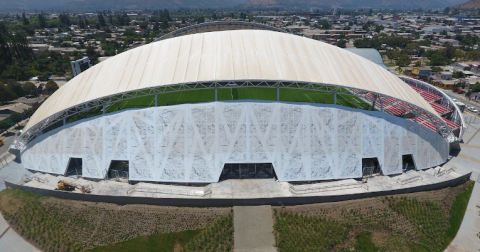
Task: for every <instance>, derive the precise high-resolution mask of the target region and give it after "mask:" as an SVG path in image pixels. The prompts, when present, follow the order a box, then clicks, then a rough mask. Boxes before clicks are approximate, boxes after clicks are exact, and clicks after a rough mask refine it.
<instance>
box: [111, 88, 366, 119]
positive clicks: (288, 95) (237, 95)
mask: <svg viewBox="0 0 480 252" xmlns="http://www.w3.org/2000/svg"><path fill="white" fill-rule="evenodd" d="M217 96H218V100H219V101H230V100H245V99H249V100H264V101H276V100H277V90H276V89H275V88H220V89H218V93H217ZM280 100H281V101H290V102H309V103H323V104H334V95H333V94H332V93H330V92H321V91H312V90H300V89H280ZM211 101H215V90H213V89H204V90H192V91H181V92H174V93H166V94H159V95H158V97H157V105H158V106H167V105H175V104H185V103H199V102H211ZM337 104H338V105H342V106H346V107H352V108H359V109H369V108H370V105H369V104H367V103H366V102H364V101H363V100H362V99H360V98H357V97H353V96H348V95H337ZM154 106H155V96H154V95H151V96H145V97H138V98H133V99H129V100H125V101H120V102H117V103H114V104H112V105H110V106H108V107H107V111H106V112H107V113H110V112H115V111H118V110H123V109H129V108H145V107H154Z"/></svg>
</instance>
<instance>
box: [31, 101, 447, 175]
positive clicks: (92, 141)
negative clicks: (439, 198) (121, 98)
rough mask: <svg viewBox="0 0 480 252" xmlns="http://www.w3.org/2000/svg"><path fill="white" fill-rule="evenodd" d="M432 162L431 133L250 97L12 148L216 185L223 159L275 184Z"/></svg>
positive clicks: (101, 123) (51, 159) (172, 109)
mask: <svg viewBox="0 0 480 252" xmlns="http://www.w3.org/2000/svg"><path fill="white" fill-rule="evenodd" d="M403 154H412V155H413V158H414V160H415V163H416V167H417V169H425V168H430V167H434V166H436V165H439V164H442V163H444V162H445V161H446V159H447V157H448V143H447V141H446V140H445V139H443V138H442V137H441V136H440V135H439V134H437V133H436V132H434V131H432V130H430V129H427V128H425V127H423V126H420V125H418V124H416V123H414V122H410V121H407V120H405V119H402V118H398V117H395V116H392V115H389V114H386V113H381V112H376V111H365V110H357V109H351V108H347V107H343V106H335V105H325V104H309V103H303V104H302V103H283V102H282V103H279V102H259V101H255V102H253V101H235V102H211V103H198V104H182V105H175V106H166V107H152V108H144V109H132V110H124V111H120V112H117V113H112V114H107V115H105V116H99V117H94V118H89V119H84V120H82V121H78V122H75V123H72V124H67V125H65V126H63V127H61V128H58V129H55V130H53V131H50V132H48V133H46V134H44V135H42V136H39V137H38V138H36V139H35V140H33V141H32V142H31V143H29V144H28V145H27V148H26V149H25V150H24V151H23V152H22V160H23V164H24V166H25V167H26V168H29V169H32V170H38V171H43V172H48V173H54V174H64V173H65V171H66V168H67V165H68V162H69V159H70V158H71V157H76V158H82V163H83V176H84V177H87V178H104V177H105V174H106V173H107V170H108V168H109V165H110V162H111V160H128V161H129V164H130V166H129V170H130V171H129V176H130V180H140V181H163V182H199V183H208V182H216V181H218V179H219V177H220V173H221V171H222V169H223V166H224V164H225V163H272V164H273V166H274V169H275V172H276V174H277V177H278V179H279V180H280V181H308V180H328V179H344V178H358V177H361V176H362V158H370V157H376V158H378V161H379V163H380V165H381V166H382V171H383V173H384V174H396V173H401V172H402V155H403Z"/></svg>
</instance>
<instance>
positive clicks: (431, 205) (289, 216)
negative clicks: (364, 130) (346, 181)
mask: <svg viewBox="0 0 480 252" xmlns="http://www.w3.org/2000/svg"><path fill="white" fill-rule="evenodd" d="M469 185H470V187H471V185H472V184H471V182H468V183H465V184H463V185H460V186H457V187H453V188H445V189H442V190H438V191H430V192H419V193H412V194H404V195H398V196H387V197H378V198H368V199H361V200H351V201H343V202H335V203H321V204H312V205H302V206H292V207H275V208H274V212H275V221H276V223H275V230H276V239H277V245H278V247H279V249H280V251H302V249H303V250H305V249H306V250H311V251H442V250H443V248H444V247H445V246H446V245H448V243H449V242H450V241H449V238H448V236H449V235H450V234H449V233H451V228H450V226H451V223H452V220H451V218H450V210H451V208H452V205H453V203H454V200H455V198H456V196H457V195H459V194H461V193H463V192H465V191H466V189H467V188H468V187H469ZM467 202H468V201H467ZM465 206H466V205H465ZM463 211H464V210H463ZM462 218H463V215H462ZM457 222H458V220H457ZM460 222H461V220H460ZM319 226H320V227H322V226H324V227H325V228H327V227H328V226H332V227H335V228H336V229H338V230H337V231H336V232H325V230H323V229H322V228H320V229H319V228H318V227H319ZM344 228H348V232H347V233H344V232H343V231H342V230H344ZM456 229H458V227H456ZM447 230H448V231H447ZM455 233H456V230H454V234H453V236H454V235H455ZM359 235H360V236H359ZM307 237H308V238H307ZM359 239H360V240H365V239H367V240H368V239H371V240H372V241H373V244H372V247H370V248H369V249H366V250H363V249H360V247H362V246H363V245H365V244H363V245H362V244H361V246H359V245H358V244H356V242H357V243H358V240H359ZM304 240H305V241H304ZM325 240H331V241H333V242H330V243H326V242H325ZM299 241H302V243H303V242H305V243H304V244H307V245H308V246H307V247H306V248H302V249H300V248H299V247H298V242H299ZM296 248H297V249H296Z"/></svg>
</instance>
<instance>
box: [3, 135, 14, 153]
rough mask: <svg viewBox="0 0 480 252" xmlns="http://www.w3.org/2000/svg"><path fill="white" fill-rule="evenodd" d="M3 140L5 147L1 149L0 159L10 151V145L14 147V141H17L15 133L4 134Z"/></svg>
mask: <svg viewBox="0 0 480 252" xmlns="http://www.w3.org/2000/svg"><path fill="white" fill-rule="evenodd" d="M1 139H3V142H4V145H2V146H1V147H0V157H1V156H2V155H3V154H4V153H6V152H7V151H8V149H9V148H10V145H12V143H13V141H14V140H15V133H13V132H8V133H6V134H3V135H2V136H1Z"/></svg>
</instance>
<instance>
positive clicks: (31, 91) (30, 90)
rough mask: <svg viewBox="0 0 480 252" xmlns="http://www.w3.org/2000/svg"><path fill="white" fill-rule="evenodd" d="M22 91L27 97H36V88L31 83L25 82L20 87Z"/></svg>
mask: <svg viewBox="0 0 480 252" xmlns="http://www.w3.org/2000/svg"><path fill="white" fill-rule="evenodd" d="M22 88H23V91H24V92H25V94H27V95H37V86H35V84H33V83H32V82H31V81H27V82H25V83H24V84H23V85H22Z"/></svg>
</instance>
